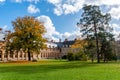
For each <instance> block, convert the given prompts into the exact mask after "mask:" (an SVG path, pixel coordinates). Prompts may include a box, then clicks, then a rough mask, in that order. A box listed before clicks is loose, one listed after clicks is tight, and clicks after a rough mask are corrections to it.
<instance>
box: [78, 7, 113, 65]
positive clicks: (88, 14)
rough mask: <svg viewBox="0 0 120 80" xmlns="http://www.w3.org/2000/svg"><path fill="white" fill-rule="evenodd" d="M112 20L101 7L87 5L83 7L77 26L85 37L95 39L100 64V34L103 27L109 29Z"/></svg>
mask: <svg viewBox="0 0 120 80" xmlns="http://www.w3.org/2000/svg"><path fill="white" fill-rule="evenodd" d="M110 19H111V17H110V14H108V13H106V14H103V13H102V12H101V10H100V8H99V6H95V5H85V6H84V7H83V13H82V17H81V19H80V21H79V22H78V23H77V25H78V26H79V27H80V28H81V32H83V36H84V37H86V38H88V37H89V36H91V37H94V38H93V39H94V40H95V41H96V53H97V62H98V63H99V62H100V54H99V53H100V51H99V36H98V33H99V32H100V31H101V29H104V28H103V27H107V26H108V25H109V24H108V23H109V21H110ZM87 40H89V39H87Z"/></svg>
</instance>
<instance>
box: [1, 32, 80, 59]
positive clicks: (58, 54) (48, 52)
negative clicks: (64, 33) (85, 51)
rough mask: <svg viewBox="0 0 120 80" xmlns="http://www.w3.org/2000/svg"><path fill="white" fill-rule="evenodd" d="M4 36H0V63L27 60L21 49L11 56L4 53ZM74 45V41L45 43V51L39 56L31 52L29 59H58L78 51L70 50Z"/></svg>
mask: <svg viewBox="0 0 120 80" xmlns="http://www.w3.org/2000/svg"><path fill="white" fill-rule="evenodd" d="M4 36H5V35H4V34H1V37H0V61H12V60H13V61H14V60H28V54H27V53H26V52H24V51H23V50H22V49H21V50H20V51H19V52H17V51H14V52H13V53H11V54H10V52H9V53H6V52H5V46H6V41H5V40H4ZM74 43H75V40H71V41H68V40H67V39H65V40H64V41H63V42H61V40H60V41H59V42H53V41H49V42H46V43H45V44H46V45H47V49H43V50H41V51H40V53H39V54H36V53H34V52H33V53H32V54H31V59H32V60H33V59H59V58H62V56H64V55H67V54H68V53H69V52H72V53H76V52H78V51H79V50H80V49H79V48H71V45H73V44H74Z"/></svg>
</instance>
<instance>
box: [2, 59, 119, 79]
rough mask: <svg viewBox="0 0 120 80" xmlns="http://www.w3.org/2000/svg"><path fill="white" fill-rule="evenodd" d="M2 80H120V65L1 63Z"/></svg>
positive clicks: (44, 62)
mask: <svg viewBox="0 0 120 80" xmlns="http://www.w3.org/2000/svg"><path fill="white" fill-rule="evenodd" d="M0 80H120V64H119V62H116V63H115V62H110V63H100V64H97V63H94V64H92V63H91V62H80V61H74V62H67V61H59V60H57V61H55V60H53V61H52V60H50V61H47V60H46V61H39V62H21V63H20V62H19V63H18V62H14V63H0Z"/></svg>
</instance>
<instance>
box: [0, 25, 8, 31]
mask: <svg viewBox="0 0 120 80" xmlns="http://www.w3.org/2000/svg"><path fill="white" fill-rule="evenodd" d="M0 28H2V31H5V30H7V28H8V26H7V25H4V26H0Z"/></svg>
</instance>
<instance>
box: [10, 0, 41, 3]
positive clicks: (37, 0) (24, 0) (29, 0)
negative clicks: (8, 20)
mask: <svg viewBox="0 0 120 80" xmlns="http://www.w3.org/2000/svg"><path fill="white" fill-rule="evenodd" d="M12 1H13V2H16V3H22V2H31V3H32V2H34V3H38V2H39V1H40V0H12Z"/></svg>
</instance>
